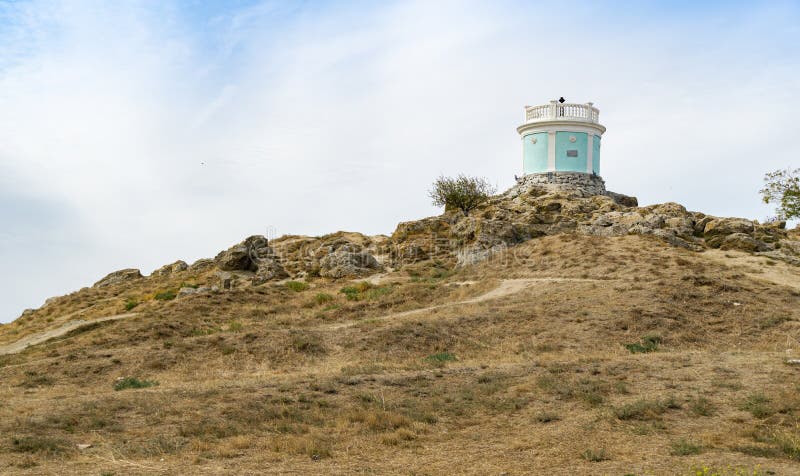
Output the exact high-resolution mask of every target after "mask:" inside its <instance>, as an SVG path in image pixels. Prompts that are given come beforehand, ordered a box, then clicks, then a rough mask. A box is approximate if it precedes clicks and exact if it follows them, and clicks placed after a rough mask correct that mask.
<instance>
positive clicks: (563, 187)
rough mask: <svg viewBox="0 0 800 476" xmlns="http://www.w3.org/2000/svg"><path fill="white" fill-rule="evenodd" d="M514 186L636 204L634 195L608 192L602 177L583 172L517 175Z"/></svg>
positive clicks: (522, 189) (517, 189) (519, 188)
mask: <svg viewBox="0 0 800 476" xmlns="http://www.w3.org/2000/svg"><path fill="white" fill-rule="evenodd" d="M514 188H515V189H516V192H517V193H526V192H528V191H530V190H532V189H539V190H543V191H546V192H556V191H563V192H568V193H571V194H575V195H577V196H579V197H591V196H594V195H605V196H607V197H611V198H613V199H614V201H615V202H617V203H620V204H622V205H625V206H627V207H635V206H638V200H636V197H631V196H628V195H623V194H621V193H614V192H609V191H608V190H606V183H605V181H603V178H602V177H600V176H599V175H595V174H587V173H583V172H545V173H539V174H527V175H523V176H522V177H517V186H516V187H514Z"/></svg>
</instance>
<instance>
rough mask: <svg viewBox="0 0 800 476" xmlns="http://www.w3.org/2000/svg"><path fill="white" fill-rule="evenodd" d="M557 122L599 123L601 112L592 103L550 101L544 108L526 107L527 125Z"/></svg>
mask: <svg viewBox="0 0 800 476" xmlns="http://www.w3.org/2000/svg"><path fill="white" fill-rule="evenodd" d="M557 120H567V121H580V122H593V123H597V122H598V121H599V120H600V110H599V109H597V108H596V107H594V106H593V105H592V103H590V102H588V103H586V104H572V103H559V102H558V101H550V104H545V105H542V106H525V123H529V122H541V121H557Z"/></svg>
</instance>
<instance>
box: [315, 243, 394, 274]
mask: <svg viewBox="0 0 800 476" xmlns="http://www.w3.org/2000/svg"><path fill="white" fill-rule="evenodd" d="M380 268H381V266H380V263H378V260H376V259H375V257H374V256H372V255H371V254H369V253H367V252H365V251H357V252H353V251H348V250H346V249H339V250H336V251H334V252H332V253H329V254H328V255H326V256H325V257H323V258H322V259H321V260H320V272H319V274H320V276H322V277H325V278H343V277H346V276H364V275H367V274H371V273H372V272H374V271H376V270H379V269H380Z"/></svg>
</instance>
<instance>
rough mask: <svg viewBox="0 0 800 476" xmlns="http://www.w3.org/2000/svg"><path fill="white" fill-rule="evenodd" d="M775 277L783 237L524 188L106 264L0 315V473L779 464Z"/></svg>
mask: <svg viewBox="0 0 800 476" xmlns="http://www.w3.org/2000/svg"><path fill="white" fill-rule="evenodd" d="M798 264H800V231H798V230H797V229H795V230H786V229H785V224H783V223H769V224H760V223H757V222H753V221H750V220H744V219H738V218H723V217H713V216H708V215H705V214H702V213H698V212H690V211H687V210H686V209H685V208H684V207H682V206H680V205H678V204H675V203H666V204H661V205H653V206H648V207H638V206H637V203H636V199H635V198H633V197H627V196H624V195H619V194H613V193H608V194H606V195H589V194H586V193H582V192H581V191H580V190H576V191H572V192H567V191H563V190H554V189H547V188H543V187H541V186H538V185H536V184H531V183H526V182H525V181H522V182H521V183H520V184H519V185H517V186H516V187H514V188H512V189H511V190H509V191H507V192H505V193H504V194H502V195H498V196H496V197H493V198H492V199H491V200H490V201H488V202H487V203H485V204H484V205H483V206H482V207H480V208H479V209H477V210H474V211H473V212H471V213H470V214H469V215H468V216H465V215H464V214H463V213H461V212H460V211H446V212H445V213H444V214H442V215H441V216H437V217H430V218H425V219H422V220H418V221H412V222H406V223H401V224H399V225H398V227H397V229H396V230H395V232H394V233H393V234H392V235H391V236H365V235H362V234H359V233H348V232H339V233H334V234H331V235H326V236H323V237H306V236H284V237H281V238H278V239H274V240H267V239H266V238H265V237H263V236H252V237H249V238H247V239H245V240H244V241H242V242H241V243H239V244H236V245H234V246H232V247H231V248H229V249H227V250H223V251H221V252H220V253H218V254H217V255H216V256H215V257H214V258H213V259H204V260H199V261H197V262H195V263H193V264H191V265H188V264H187V263H184V262H182V261H177V262H175V263H172V264H169V265H165V266H163V267H161V268H159V269H158V270H156V271H154V272H152V273H151V274H150V275H148V276H143V275H142V273H141V272H140V271H139V270H136V269H126V270H120V271H116V272H113V273H111V274H109V275H108V276H106V277H104V278H103V279H101V280H100V281H98V282H97V283H96V284H95V285H94V286H92V287H89V288H84V289H81V290H79V291H76V292H74V293H71V294H69V295H66V296H61V297H56V298H52V299H50V300H48V301H47V303H46V304H45V305H44V306H42V307H41V308H39V309H36V310H28V311H26V312H25V313H23V315H22V316H21V317H20V318H19V319H17V320H16V321H14V322H13V323H11V324H8V325H4V326H0V379H2V381H3V382H4V383H5V385H3V386H2V387H0V401H1V402H3V403H2V404H0V435H3V436H2V437H0V472H6V473H14V474H162V473H168V474H172V473H179V474H183V473H204V474H240V473H245V474H263V473H304V474H306V473H309V474H351V473H379V474H388V473H392V474H394V473H401V474H442V473H448V474H449V473H464V474H531V473H534V474H543V473H546V474H695V473H694V471H695V469H696V468H702V467H707V468H712V467H713V468H714V470H713V471H718V472H719V473H713V474H744V473H737V472H736V471H744V472H746V474H794V473H792V472H793V471H795V469H796V465H797V462H798V461H800V426H799V425H800V396H799V395H800V387H797V383H796V382H797V378H798V376H799V375H800V374H798V372H800V366H796V365H794V364H792V363H791V362H792V359H794V358H796V357H798V356H795V355H794V354H793V353H792V352H795V351H794V349H795V347H796V346H797V345H800V344H798V339H800V333H799V332H798V331H800V311H798V303H800V268H799V267H798ZM787 349H789V350H788V352H789V354H788V355H787ZM701 471H702V469H701ZM708 471H709V472H707V473H706V474H712V472H713V471H712V470H708ZM768 471H773V473H769V472H768Z"/></svg>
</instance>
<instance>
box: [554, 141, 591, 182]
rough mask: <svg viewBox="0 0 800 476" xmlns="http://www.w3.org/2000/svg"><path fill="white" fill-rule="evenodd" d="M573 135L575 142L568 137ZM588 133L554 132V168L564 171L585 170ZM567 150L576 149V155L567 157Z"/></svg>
mask: <svg viewBox="0 0 800 476" xmlns="http://www.w3.org/2000/svg"><path fill="white" fill-rule="evenodd" d="M570 137H575V142H570V141H569V138H570ZM588 142H589V140H588V134H586V133H585V132H562V131H558V132H556V170H558V171H564V172H584V173H585V172H586V154H588V152H589V149H588V148H587V146H588ZM568 150H577V151H578V156H577V157H567V151H568Z"/></svg>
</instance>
